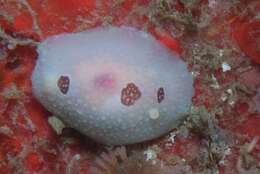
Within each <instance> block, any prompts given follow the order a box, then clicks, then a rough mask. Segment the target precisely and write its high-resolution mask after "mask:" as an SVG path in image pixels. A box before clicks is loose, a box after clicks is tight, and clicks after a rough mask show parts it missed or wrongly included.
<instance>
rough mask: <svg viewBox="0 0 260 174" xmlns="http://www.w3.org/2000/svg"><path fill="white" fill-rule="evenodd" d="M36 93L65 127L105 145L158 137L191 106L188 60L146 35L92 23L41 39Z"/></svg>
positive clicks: (33, 77) (191, 90) (34, 92)
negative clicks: (92, 24) (73, 31)
mask: <svg viewBox="0 0 260 174" xmlns="http://www.w3.org/2000/svg"><path fill="white" fill-rule="evenodd" d="M37 51H38V54H39V58H38V60H37V63H36V67H35V69H34V72H33V75H32V87H33V94H34V96H35V97H36V98H37V99H38V100H39V101H40V102H41V103H42V104H43V105H44V106H45V107H46V108H47V109H48V110H49V111H50V112H52V113H54V114H55V115H56V116H59V117H60V118H61V119H62V120H63V121H64V122H65V123H66V124H67V125H68V126H70V127H73V128H75V129H77V130H78V131H80V132H81V133H83V134H85V135H87V136H89V137H91V138H93V139H94V140H96V141H98V142H101V143H104V144H110V145H116V144H131V143H137V142H142V141H145V140H150V139H153V138H156V137H158V136H160V135H162V134H164V133H166V132H167V131H169V130H171V129H172V128H174V127H175V126H176V125H177V124H178V123H179V122H180V120H181V118H182V116H181V115H180V113H182V112H185V111H186V110H187V108H188V107H189V105H190V104H191V98H192V95H193V86H192V85H193V80H192V76H191V75H190V73H189V72H188V70H187V67H186V64H185V63H184V62H183V61H182V60H181V59H179V58H178V57H177V56H176V55H175V54H173V53H172V52H171V51H169V50H168V49H167V48H166V47H164V46H163V45H161V44H160V43H159V42H158V41H156V40H155V39H154V38H153V37H152V36H151V35H149V34H147V33H145V32H143V31H139V30H136V29H133V28H129V27H120V28H117V27H106V28H102V27H100V28H95V29H90V30H87V31H85V32H80V33H73V34H61V35H57V36H52V37H49V38H47V39H46V40H45V41H43V42H42V43H41V44H40V45H39V47H38V49H37Z"/></svg>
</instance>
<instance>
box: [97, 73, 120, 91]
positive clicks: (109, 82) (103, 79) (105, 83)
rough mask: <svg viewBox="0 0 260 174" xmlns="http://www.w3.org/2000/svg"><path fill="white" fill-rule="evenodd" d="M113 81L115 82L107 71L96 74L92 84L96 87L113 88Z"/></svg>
mask: <svg viewBox="0 0 260 174" xmlns="http://www.w3.org/2000/svg"><path fill="white" fill-rule="evenodd" d="M115 83H116V82H115V79H114V78H113V76H112V75H111V74H109V73H107V74H102V75H100V76H97V77H96V78H95V80H94V84H95V87H96V88H101V89H106V90H109V89H113V88H114V87H115Z"/></svg>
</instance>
